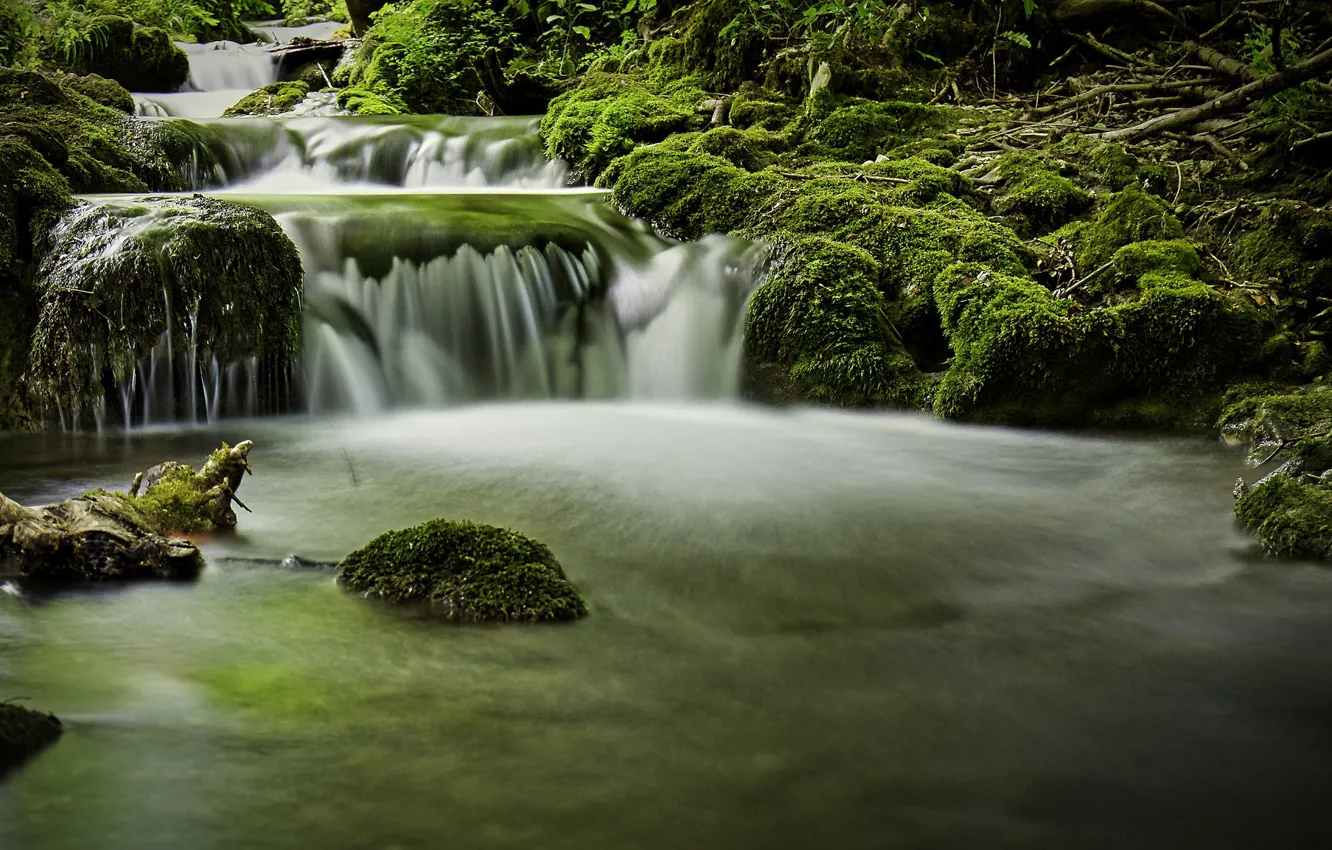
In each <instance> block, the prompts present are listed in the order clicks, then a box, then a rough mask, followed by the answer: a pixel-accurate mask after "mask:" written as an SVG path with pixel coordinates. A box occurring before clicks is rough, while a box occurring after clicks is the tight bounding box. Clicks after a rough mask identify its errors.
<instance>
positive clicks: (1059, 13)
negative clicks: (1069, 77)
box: [1047, 0, 1193, 24]
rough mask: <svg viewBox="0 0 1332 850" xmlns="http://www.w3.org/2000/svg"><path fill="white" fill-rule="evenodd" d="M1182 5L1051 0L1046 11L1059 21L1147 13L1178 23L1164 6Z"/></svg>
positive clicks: (1163, 0) (1159, 0) (1177, 1)
mask: <svg viewBox="0 0 1332 850" xmlns="http://www.w3.org/2000/svg"><path fill="white" fill-rule="evenodd" d="M1187 1H1188V2H1193V0H1187ZM1182 5H1185V0H1052V2H1051V3H1050V5H1049V6H1048V7H1047V11H1048V12H1049V14H1050V17H1051V18H1052V19H1053V20H1055V21H1058V22H1060V23H1065V22H1068V21H1075V20H1078V19H1079V18H1093V17H1097V16H1101V15H1126V14H1127V15H1133V14H1143V13H1148V14H1152V15H1157V16H1159V17H1163V18H1166V19H1168V20H1170V21H1172V22H1173V23H1176V24H1178V23H1180V20H1179V18H1178V17H1177V16H1176V15H1175V13H1174V12H1172V11H1170V10H1169V9H1167V8H1165V7H1166V6H1182Z"/></svg>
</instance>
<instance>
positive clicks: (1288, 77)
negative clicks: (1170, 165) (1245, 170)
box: [1100, 50, 1332, 142]
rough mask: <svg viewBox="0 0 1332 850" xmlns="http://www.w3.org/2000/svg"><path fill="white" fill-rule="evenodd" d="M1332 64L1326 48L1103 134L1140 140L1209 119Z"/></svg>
mask: <svg viewBox="0 0 1332 850" xmlns="http://www.w3.org/2000/svg"><path fill="white" fill-rule="evenodd" d="M1329 68H1332V50H1324V51H1323V52H1322V53H1319V54H1316V55H1314V56H1311V57H1310V58H1308V59H1306V60H1305V61H1303V62H1300V63H1299V64H1297V65H1291V66H1290V67H1288V68H1287V69H1286V70H1284V71H1281V72H1280V73H1277V74H1271V75H1269V76H1266V77H1263V78H1262V79H1261V80H1256V81H1254V82H1252V83H1249V84H1247V85H1243V86H1240V87H1239V88H1237V89H1234V90H1233V91H1229V92H1226V93H1225V94H1223V95H1221V96H1220V97H1218V98H1215V99H1214V100H1210V101H1208V102H1207V103H1204V104H1202V105H1200V106H1194V107H1190V108H1189V109H1181V110H1179V111H1178V112H1172V113H1170V114H1169V115H1160V116H1157V117H1156V118H1153V119H1151V120H1149V121H1144V122H1142V123H1141V124H1136V125H1134V126H1132V127H1124V128H1122V129H1119V130H1111V131H1109V132H1107V133H1102V134H1100V138H1101V139H1104V140H1106V141H1128V142H1132V141H1136V140H1138V139H1142V138H1146V137H1147V136H1152V135H1156V134H1158V133H1164V132H1166V131H1168V130H1178V129H1180V128H1183V127H1189V126H1191V125H1193V124H1196V123H1198V122H1199V121H1205V120H1207V119H1208V118H1213V117H1215V116H1217V115H1219V114H1221V113H1223V112H1229V111H1231V110H1233V109H1239V108H1240V107H1242V106H1244V105H1245V104H1247V103H1248V102H1249V101H1251V100H1256V99H1258V98H1261V97H1265V96H1267V95H1270V94H1275V93H1277V92H1279V91H1284V90H1285V89H1288V88H1291V87H1292V86H1297V85H1299V84H1300V83H1302V82H1304V81H1305V80H1309V79H1312V78H1313V77H1316V76H1317V75H1319V74H1321V73H1322V72H1323V71H1325V70H1327V69H1329Z"/></svg>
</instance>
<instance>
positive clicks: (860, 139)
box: [809, 100, 957, 162]
mask: <svg viewBox="0 0 1332 850" xmlns="http://www.w3.org/2000/svg"><path fill="white" fill-rule="evenodd" d="M956 123H957V122H956V119H955V118H954V116H953V113H952V111H951V110H949V109H946V108H943V107H935V106H926V105H924V104H921V103H909V102H893V101H890V102H887V103H876V102H873V101H855V100H853V101H851V102H850V103H847V104H845V105H841V106H838V107H836V108H835V109H833V110H832V112H831V113H829V114H828V115H826V116H823V117H819V118H816V119H815V122H814V128H813V130H812V131H811V132H810V134H809V138H810V141H811V142H812V145H811V148H810V150H811V152H813V153H819V154H823V155H827V156H832V157H836V158H839V159H845V160H849V161H852V162H860V161H864V160H868V159H873V158H874V157H875V156H876V155H877V154H879V153H882V152H883V151H886V150H890V149H893V148H896V147H899V146H901V145H903V144H907V143H909V142H912V141H915V140H917V139H919V138H920V137H922V136H925V135H935V136H937V135H943V134H945V133H946V132H948V131H950V130H952V129H953V127H955V126H956Z"/></svg>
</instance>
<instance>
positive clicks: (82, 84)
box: [60, 74, 134, 115]
mask: <svg viewBox="0 0 1332 850" xmlns="http://www.w3.org/2000/svg"><path fill="white" fill-rule="evenodd" d="M60 84H61V85H62V86H64V87H65V88H66V89H68V90H71V91H76V92H78V93H79V94H81V95H83V96H85V97H87V98H88V99H89V100H92V101H93V102H95V103H100V104H101V105H102V106H109V107H110V108H112V109H114V110H116V111H118V112H124V113H126V114H127V115H133V114H134V95H132V94H130V93H129V90H128V89H126V88H125V87H124V86H122V85H121V84H120V83H118V82H116V81H115V80H108V79H107V78H106V77H101V76H98V75H97V74H83V75H79V74H68V75H66V76H65V77H63V78H61V80H60Z"/></svg>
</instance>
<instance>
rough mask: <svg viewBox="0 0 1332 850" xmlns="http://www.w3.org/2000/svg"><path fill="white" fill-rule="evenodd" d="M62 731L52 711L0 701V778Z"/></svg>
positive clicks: (53, 739)
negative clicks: (37, 709) (42, 710)
mask: <svg viewBox="0 0 1332 850" xmlns="http://www.w3.org/2000/svg"><path fill="white" fill-rule="evenodd" d="M62 731H63V729H62V727H61V725H60V721H59V720H58V719H57V718H56V716H55V715H54V714H45V713H43V712H40V711H33V710H32V709H29V708H24V707H23V706H21V705H16V704H14V703H12V702H0V777H3V776H4V774H5V773H6V772H8V771H9V770H11V769H12V768H15V767H17V766H18V765H19V764H21V763H22V762H23V761H24V760H25V759H27V758H28V757H30V756H32V755H33V754H34V753H36V752H37V751H39V750H41V749H42V748H43V747H46V746H47V745H49V744H51V743H52V742H54V741H55V740H56V739H57V738H59V737H60V735H61V732H62Z"/></svg>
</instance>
